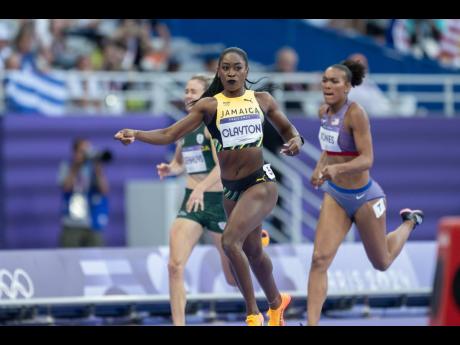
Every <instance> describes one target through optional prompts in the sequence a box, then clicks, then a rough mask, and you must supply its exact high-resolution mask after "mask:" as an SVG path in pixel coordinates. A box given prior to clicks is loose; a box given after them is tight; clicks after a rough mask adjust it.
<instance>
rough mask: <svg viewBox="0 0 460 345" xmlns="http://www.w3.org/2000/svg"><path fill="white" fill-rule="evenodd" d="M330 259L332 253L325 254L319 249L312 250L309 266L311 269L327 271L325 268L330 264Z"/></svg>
mask: <svg viewBox="0 0 460 345" xmlns="http://www.w3.org/2000/svg"><path fill="white" fill-rule="evenodd" d="M332 259H333V255H331V254H326V253H323V252H320V251H314V252H313V257H312V261H311V268H312V270H318V271H327V269H328V268H329V266H330V265H331V262H332Z"/></svg>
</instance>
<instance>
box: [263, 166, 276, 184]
mask: <svg viewBox="0 0 460 345" xmlns="http://www.w3.org/2000/svg"><path fill="white" fill-rule="evenodd" d="M263 169H264V171H265V173H266V174H267V176H268V178H269V179H270V180H274V179H275V177H276V176H275V173H274V172H273V170H272V168H271V166H270V164H265V165H264V166H263Z"/></svg>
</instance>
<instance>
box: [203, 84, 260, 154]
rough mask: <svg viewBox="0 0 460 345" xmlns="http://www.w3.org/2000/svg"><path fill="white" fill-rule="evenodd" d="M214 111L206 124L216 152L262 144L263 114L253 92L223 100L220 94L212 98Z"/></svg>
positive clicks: (223, 97) (249, 91) (222, 95)
mask: <svg viewBox="0 0 460 345" xmlns="http://www.w3.org/2000/svg"><path fill="white" fill-rule="evenodd" d="M214 98H215V99H216V100H217V111H216V115H215V117H214V118H213V119H212V121H211V122H210V123H209V124H207V127H208V130H209V132H210V133H211V136H212V138H213V143H214V145H215V147H216V150H217V152H219V151H222V150H241V149H243V148H246V147H261V146H262V142H263V123H264V114H263V112H262V109H261V108H260V105H259V103H258V102H257V99H256V97H255V95H254V91H253V90H246V91H245V92H244V94H243V95H242V96H240V97H232V98H229V97H226V96H224V94H223V93H222V92H221V93H219V94H217V95H215V96H214Z"/></svg>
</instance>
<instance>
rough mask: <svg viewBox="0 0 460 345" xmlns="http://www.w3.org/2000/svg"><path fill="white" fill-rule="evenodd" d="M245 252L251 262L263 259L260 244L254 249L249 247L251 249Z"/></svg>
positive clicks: (255, 262)
mask: <svg viewBox="0 0 460 345" xmlns="http://www.w3.org/2000/svg"><path fill="white" fill-rule="evenodd" d="M245 254H246V256H247V257H248V260H249V262H251V264H257V263H260V262H261V261H262V260H263V259H264V251H263V250H262V247H261V246H260V247H257V248H256V249H252V248H251V250H248V251H245Z"/></svg>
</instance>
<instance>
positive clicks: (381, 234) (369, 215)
mask: <svg viewBox="0 0 460 345" xmlns="http://www.w3.org/2000/svg"><path fill="white" fill-rule="evenodd" d="M379 200H381V199H375V200H370V201H368V202H367V203H365V204H364V205H363V206H361V207H360V208H359V209H358V211H356V213H355V224H356V228H357V229H358V231H359V236H360V237H361V240H362V242H363V245H364V248H365V250H366V253H367V255H368V256H369V258H371V259H372V257H373V256H378V257H382V256H384V255H386V254H387V253H386V250H387V249H386V248H387V246H386V245H385V241H386V211H384V212H383V213H382V214H381V215H380V213H379V212H378V211H376V210H375V209H374V205H375V204H376V203H378V202H379ZM384 200H385V199H384ZM385 204H386V200H385ZM376 212H377V213H376ZM377 216H379V217H377Z"/></svg>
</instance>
